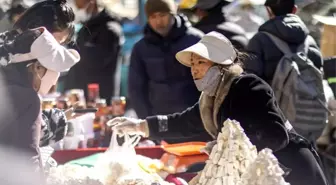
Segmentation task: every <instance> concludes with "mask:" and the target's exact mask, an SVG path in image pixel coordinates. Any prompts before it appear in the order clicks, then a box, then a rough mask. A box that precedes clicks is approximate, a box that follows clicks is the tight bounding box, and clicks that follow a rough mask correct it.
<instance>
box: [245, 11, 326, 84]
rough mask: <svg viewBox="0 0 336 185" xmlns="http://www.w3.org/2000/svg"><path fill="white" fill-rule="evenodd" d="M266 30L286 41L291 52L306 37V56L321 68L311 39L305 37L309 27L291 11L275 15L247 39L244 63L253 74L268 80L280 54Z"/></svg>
mask: <svg viewBox="0 0 336 185" xmlns="http://www.w3.org/2000/svg"><path fill="white" fill-rule="evenodd" d="M262 32H268V33H271V34H273V35H274V36H276V37H278V38H280V39H282V40H283V41H285V42H287V43H288V45H289V47H290V48H291V49H292V51H293V52H294V51H296V49H297V47H298V46H299V45H301V44H302V43H303V42H304V41H305V39H306V38H307V37H309V39H310V42H309V43H310V44H309V50H308V58H309V59H310V60H311V61H312V62H313V63H314V64H315V66H316V67H317V68H319V69H321V67H322V65H323V61H322V56H321V53H320V51H319V48H318V46H317V44H316V42H315V41H314V39H313V38H312V37H311V36H309V35H308V34H309V30H308V29H307V27H306V26H305V24H304V23H303V22H302V21H301V19H300V18H299V17H298V16H296V15H293V14H288V15H286V16H278V17H275V18H274V19H271V20H269V21H267V22H266V23H264V24H263V25H262V26H260V28H259V32H258V33H257V34H256V35H255V36H254V37H253V38H252V39H251V40H250V42H249V44H248V47H247V51H248V52H249V53H250V54H251V57H250V60H247V61H246V62H245V63H244V66H245V70H246V71H247V72H251V73H254V74H256V75H257V76H259V77H261V78H262V79H264V80H265V81H266V82H268V83H271V82H272V79H273V75H274V72H275V69H276V67H277V65H278V62H279V61H280V59H281V58H282V56H283V53H282V52H281V51H280V50H279V49H278V48H277V47H276V46H275V45H274V44H273V42H272V41H271V40H270V38H268V36H267V35H265V33H262Z"/></svg>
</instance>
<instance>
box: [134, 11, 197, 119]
mask: <svg viewBox="0 0 336 185" xmlns="http://www.w3.org/2000/svg"><path fill="white" fill-rule="evenodd" d="M202 36H203V33H202V32H201V31H199V30H197V29H195V28H193V27H191V25H190V23H189V22H188V20H187V19H186V18H185V17H182V16H176V17H175V24H174V25H173V27H172V28H171V31H170V32H169V34H168V36H166V37H162V36H160V35H159V34H158V33H156V32H154V31H153V29H152V28H150V26H149V25H146V27H145V31H144V38H142V39H141V40H140V41H139V42H137V43H136V44H135V46H134V48H133V51H132V56H131V64H130V69H129V78H128V80H129V87H128V90H129V96H130V99H131V101H132V106H133V107H134V109H135V111H136V113H137V115H138V116H139V117H140V118H145V117H147V116H151V115H157V114H170V113H173V112H178V111H182V110H184V109H186V108H187V107H189V106H191V105H193V104H195V102H197V100H198V98H199V95H200V92H198V90H197V88H196V86H195V84H194V81H193V78H192V76H191V72H190V69H189V68H188V67H185V66H183V65H182V64H180V63H179V62H178V61H177V60H176V59H175V54H176V53H177V52H178V51H181V50H183V49H185V48H187V47H189V46H191V45H193V44H195V43H197V42H198V41H199V40H200V38H201V37H202ZM181 124H184V123H181Z"/></svg>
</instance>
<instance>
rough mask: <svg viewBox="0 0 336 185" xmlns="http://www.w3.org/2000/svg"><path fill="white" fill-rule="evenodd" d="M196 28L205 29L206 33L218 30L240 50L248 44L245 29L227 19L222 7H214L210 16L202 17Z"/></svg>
mask: <svg viewBox="0 0 336 185" xmlns="http://www.w3.org/2000/svg"><path fill="white" fill-rule="evenodd" d="M195 28H197V29H199V30H201V31H203V32H204V33H205V34H207V33H209V32H211V31H217V32H219V33H221V34H223V35H224V36H225V37H227V38H228V39H229V40H230V41H231V42H232V44H233V45H234V46H235V47H236V48H237V49H240V50H244V49H245V48H246V47H247V44H248V41H249V40H248V38H247V37H246V32H245V30H244V29H243V28H242V27H241V26H239V25H238V24H236V23H233V22H229V21H226V19H225V16H224V15H223V13H222V8H219V9H214V10H213V11H211V12H210V13H209V15H208V16H206V17H204V18H202V19H201V20H200V21H199V22H198V23H197V24H195Z"/></svg>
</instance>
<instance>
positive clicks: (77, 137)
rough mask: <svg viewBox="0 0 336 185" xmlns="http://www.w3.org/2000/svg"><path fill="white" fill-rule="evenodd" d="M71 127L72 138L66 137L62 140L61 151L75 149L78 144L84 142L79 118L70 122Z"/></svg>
mask: <svg viewBox="0 0 336 185" xmlns="http://www.w3.org/2000/svg"><path fill="white" fill-rule="evenodd" d="M70 121H71V123H72V125H73V129H74V130H73V133H74V134H73V136H71V137H69V136H66V137H64V139H63V149H65V150H71V149H77V148H78V145H79V142H81V141H84V128H83V125H82V122H81V119H80V117H77V118H75V119H71V120H70Z"/></svg>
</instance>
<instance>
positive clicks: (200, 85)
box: [194, 66, 222, 96]
mask: <svg viewBox="0 0 336 185" xmlns="http://www.w3.org/2000/svg"><path fill="white" fill-rule="evenodd" d="M221 79H222V75H221V69H220V68H219V67H218V66H212V67H210V68H209V69H208V71H207V72H206V73H205V75H204V77H203V78H201V79H199V80H194V82H195V85H196V87H197V89H198V90H199V91H201V92H204V93H205V94H207V95H208V96H215V94H216V91H217V88H218V84H219V82H220V80H221Z"/></svg>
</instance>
